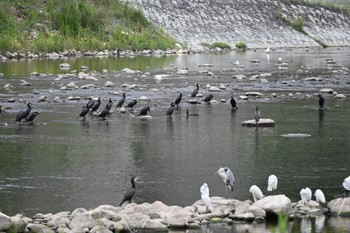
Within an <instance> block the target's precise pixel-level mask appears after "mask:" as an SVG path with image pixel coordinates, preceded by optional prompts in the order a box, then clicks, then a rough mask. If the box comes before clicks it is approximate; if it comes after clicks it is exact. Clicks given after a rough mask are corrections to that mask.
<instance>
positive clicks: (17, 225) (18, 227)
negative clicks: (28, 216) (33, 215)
mask: <svg viewBox="0 0 350 233" xmlns="http://www.w3.org/2000/svg"><path fill="white" fill-rule="evenodd" d="M10 219H11V227H10V229H11V232H25V230H26V227H27V224H28V223H27V222H26V221H25V220H24V219H23V217H22V216H21V215H16V216H13V217H11V218H10Z"/></svg>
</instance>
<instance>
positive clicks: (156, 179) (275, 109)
mask: <svg viewBox="0 0 350 233" xmlns="http://www.w3.org/2000/svg"><path fill="white" fill-rule="evenodd" d="M349 52H350V50H349V49H343V48H342V49H338V48H332V49H310V50H307V51H305V49H294V50H282V49H281V50H277V51H274V52H272V53H271V54H265V53H264V51H248V52H246V53H235V52H232V53H228V54H197V55H189V56H187V55H186V56H164V57H135V58H109V59H106V58H104V59H100V58H81V59H75V60H65V61H62V60H50V61H47V60H38V61H18V62H5V63H0V72H1V73H4V77H2V78H1V79H0V87H1V89H0V105H3V106H5V107H7V108H8V109H6V110H5V111H6V113H3V114H1V115H0V148H1V155H0V211H1V212H4V213H6V214H9V215H11V214H16V213H24V214H26V215H27V216H31V215H34V214H35V213H39V212H41V213H49V212H51V213H56V212H59V211H67V210H68V211H72V210H74V209H75V208H77V207H83V208H87V209H89V208H95V207H97V206H99V205H102V204H111V205H118V204H119V202H120V201H121V198H122V196H123V194H124V192H125V191H126V190H127V189H128V187H129V186H130V184H129V180H130V178H131V177H132V176H133V175H138V176H140V182H139V183H138V184H137V194H136V196H135V200H134V201H135V202H137V203H142V202H154V201H155V200H160V201H163V202H164V203H166V204H168V205H181V206H186V205H191V204H193V203H194V202H195V201H196V200H198V199H200V193H199V187H200V186H201V185H202V184H203V183H204V182H206V183H207V184H208V185H209V188H210V194H211V196H227V197H230V198H237V199H239V200H246V199H252V198H251V196H250V195H249V192H248V190H249V187H250V186H251V185H253V184H255V185H258V186H259V187H260V188H261V189H262V190H263V192H264V193H266V186H267V177H268V176H269V175H270V174H275V175H277V177H278V178H279V185H278V191H277V193H283V194H286V195H287V196H288V197H289V198H291V200H292V201H298V200H299V199H300V197H299V192H300V189H301V188H304V187H309V188H311V189H312V190H313V191H314V190H316V189H317V188H319V189H322V190H323V192H324V193H325V195H326V198H327V200H331V199H333V198H336V197H338V196H339V195H340V191H341V184H342V181H343V179H344V178H345V177H347V176H348V175H350V169H349V164H350V153H349V152H350V145H349V141H350V126H349V124H347V123H348V119H349V116H350V103H349V101H348V100H338V99H335V98H333V97H332V96H331V95H325V98H326V103H325V106H326V110H324V111H319V110H318V104H317V97H316V96H315V95H314V94H315V93H317V92H318V91H319V90H320V89H321V88H325V87H332V88H335V89H336V91H338V92H341V93H343V94H346V95H348V94H349V90H350V89H349V84H348V82H347V78H348V77H349V75H348V74H346V71H345V74H344V72H343V73H342V74H339V72H335V71H334V70H336V69H332V67H331V68H329V67H327V66H326V63H325V61H326V59H330V58H331V59H333V60H334V61H335V62H336V64H338V65H339V64H341V65H343V66H344V67H349V66H350V56H349V54H350V53H349ZM280 57H281V58H282V60H283V62H287V63H288V68H289V69H288V71H282V70H279V69H278V66H276V64H277V63H278V62H279V60H278V58H280ZM252 59H257V60H259V62H255V63H254V62H251V60H252ZM236 61H239V62H240V65H244V68H243V67H241V68H239V69H237V68H235V65H234V64H235V62H236ZM62 62H68V63H70V64H71V65H72V69H79V67H80V66H82V65H86V66H88V67H89V68H90V70H97V71H101V70H102V69H104V68H107V69H108V70H110V71H112V70H115V71H116V72H115V74H113V75H110V76H108V77H107V78H106V80H107V79H108V80H111V81H113V82H114V83H116V84H117V85H116V86H115V87H113V88H112V89H107V88H103V84H104V82H105V81H106V80H104V79H103V80H102V81H99V82H97V83H96V85H97V84H98V83H100V84H101V86H102V87H101V88H96V89H94V90H91V89H90V90H75V91H61V90H60V89H59V87H60V86H61V84H60V82H59V81H54V80H53V78H51V77H42V78H33V77H30V73H31V72H34V71H35V72H38V73H52V74H57V73H63V72H69V71H62V70H60V69H59V64H60V63H62ZM199 64H213V66H212V67H211V68H210V70H211V71H212V72H213V73H214V74H215V77H212V76H210V77H209V76H207V75H206V74H198V72H200V71H201V70H203V68H202V67H201V66H200V65H199ZM173 66H175V67H180V68H184V67H187V68H188V70H189V71H191V72H192V71H195V73H194V75H188V76H180V75H174V72H173V71H172V68H171V67H173ZM125 67H128V68H131V69H138V70H141V71H142V73H144V72H146V71H147V72H151V75H150V76H149V77H148V78H145V79H141V78H139V76H140V75H138V76H132V77H130V76H127V77H124V76H123V75H120V73H119V71H120V70H122V69H123V68H125ZM300 70H303V72H301V71H300ZM197 71H198V72H197ZM262 72H272V73H273V75H272V76H271V77H268V78H267V79H268V82H267V83H264V82H260V81H249V75H251V74H255V73H262ZM156 73H157V74H170V78H168V79H167V80H164V81H161V82H156V81H155V80H154V78H153V74H156ZM238 73H239V74H241V73H243V74H246V75H247V77H248V80H246V81H242V82H239V81H237V80H236V79H234V78H232V76H233V75H235V74H238ZM275 74H276V75H275ZM313 75H315V76H319V77H322V78H323V80H324V81H322V82H319V83H317V84H313V83H311V84H310V83H304V82H302V81H300V80H301V79H303V78H305V77H312V76H313ZM21 79H25V80H27V81H29V82H31V83H32V86H30V87H21V86H19V85H18V84H19V82H20V81H19V80H21ZM280 80H284V82H283V83H282V82H280ZM197 81H199V82H200V83H201V90H200V93H202V94H203V95H204V96H205V95H206V94H207V93H208V91H207V90H204V89H203V88H202V87H203V86H205V85H206V84H207V83H211V84H218V83H224V84H226V85H227V90H224V91H221V92H215V93H213V94H214V99H216V100H218V102H217V103H213V104H211V105H210V106H207V105H205V104H198V105H190V104H189V103H186V100H187V99H188V97H187V94H189V93H190V92H191V91H192V90H193V88H194V84H195V83H196V82H197ZM126 82H128V83H136V84H137V85H138V88H137V89H133V90H127V95H128V100H127V102H128V101H129V100H130V99H132V98H138V97H139V96H140V95H146V96H148V98H149V99H151V102H150V104H151V113H150V114H151V115H152V119H150V120H140V119H137V118H130V117H129V115H128V114H120V113H117V112H114V113H113V114H112V115H111V117H109V118H107V120H104V121H101V120H97V119H96V118H94V117H87V119H86V120H85V121H84V120H79V119H76V116H77V115H78V114H79V112H80V109H81V106H82V105H85V104H86V102H87V100H84V99H83V100H81V101H65V102H63V103H55V102H50V103H48V102H40V103H38V102H37V98H38V95H34V94H32V93H33V90H34V89H37V90H39V92H40V94H43V95H46V96H48V97H49V99H50V98H51V99H52V98H53V97H54V96H60V97H61V99H64V98H65V97H66V96H69V95H79V96H81V97H82V98H84V97H87V96H91V95H98V96H102V99H103V105H104V104H105V103H106V102H107V100H108V98H112V99H113V101H114V102H117V101H118V100H119V98H120V96H119V95H112V94H111V90H113V91H116V92H123V91H125V90H124V89H123V88H122V87H120V84H123V83H126ZM7 83H10V84H12V85H13V86H14V87H13V88H12V89H11V90H6V89H4V88H2V87H3V86H4V85H5V84H7ZM66 83H67V81H66ZM154 88H157V89H159V90H160V91H159V92H156V91H152V89H154ZM250 90H253V91H260V92H263V93H264V97H262V98H259V99H254V98H253V99H250V100H248V101H243V100H238V96H239V95H240V94H242V93H245V92H246V91H250ZM179 92H183V93H184V99H183V102H182V103H181V107H180V108H178V109H176V110H175V113H174V117H173V119H172V120H169V119H166V118H165V112H166V109H167V108H168V106H169V103H170V102H171V101H173V100H175V98H176V97H177V95H178V93H179ZM272 92H275V93H277V95H278V97H277V98H273V97H271V93H272ZM231 93H234V94H235V96H236V99H237V100H238V107H239V109H238V110H237V111H231V107H230V106H229V103H221V102H220V99H229V98H230V96H231ZM9 98H15V99H25V100H30V101H31V102H32V105H33V109H36V110H39V111H40V112H41V114H40V115H39V116H38V117H37V119H36V120H35V124H34V125H21V126H18V125H15V124H14V119H15V115H16V113H17V112H18V111H19V110H21V109H24V108H25V104H24V103H19V102H18V101H16V102H15V103H8V102H7V100H8V99H9ZM147 104H149V103H142V102H140V103H139V104H138V105H137V106H138V107H137V108H136V109H137V110H139V108H140V107H141V106H146V105H147ZM254 105H258V106H259V108H260V110H261V115H262V117H263V118H271V119H273V120H275V122H276V127H274V128H246V127H242V126H241V122H242V121H244V120H248V119H252V118H253V115H254V108H253V106H254ZM185 108H188V109H189V110H190V112H195V113H198V114H199V116H198V117H189V118H186V117H185V114H184V109H185ZM288 133H304V134H309V135H311V136H309V137H302V138H288V137H282V136H281V135H283V134H288ZM220 166H227V167H230V168H231V170H233V172H234V175H235V178H236V186H235V190H234V192H232V193H226V192H225V190H224V185H223V182H222V180H221V178H220V177H219V176H218V175H215V172H216V171H217V170H218V168H219V167H220ZM316 220H318V221H319V222H320V221H321V222H322V221H323V227H324V228H325V229H328V230H329V232H332V231H333V230H337V231H338V230H341V229H343V228H344V227H345V229H346V230H348V231H349V230H350V229H349V226H350V224H349V220H348V219H339V218H325V219H319V218H318V219H316ZM316 220H315V219H311V220H310V219H308V218H307V219H301V220H300V219H299V220H297V221H295V222H294V224H292V223H291V226H290V227H291V228H292V229H293V231H297V232H298V229H300V231H302V232H309V229H310V230H311V229H312V231H313V232H320V230H319V229H317V227H316V225H317V224H316V222H315V221H316ZM240 227H242V228H243V227H247V226H246V225H244V226H241V225H238V226H234V227H233V228H234V229H232V228H230V229H226V228H225V227H223V228H220V227H217V228H216V230H215V229H214V230H213V231H214V232H215V231H216V232H221V231H225V232H226V231H233V232H240V231H241V229H240ZM254 227H256V226H254ZM254 227H252V226H250V228H249V227H248V229H249V230H250V231H256V232H261V230H263V229H261V228H259V227H258V228H257V230H256V229H255V230H254ZM263 228H264V229H265V226H264V227H263ZM267 228H269V227H267Z"/></svg>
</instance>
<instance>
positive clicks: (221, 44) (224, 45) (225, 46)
mask: <svg viewBox="0 0 350 233" xmlns="http://www.w3.org/2000/svg"><path fill="white" fill-rule="evenodd" d="M210 48H221V49H231V46H230V45H229V44H227V43H225V42H215V43H212V44H211V45H210Z"/></svg>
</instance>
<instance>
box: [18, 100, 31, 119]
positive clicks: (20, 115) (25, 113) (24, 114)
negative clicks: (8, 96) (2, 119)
mask: <svg viewBox="0 0 350 233" xmlns="http://www.w3.org/2000/svg"><path fill="white" fill-rule="evenodd" d="M31 110H32V107H31V106H30V103H29V102H28V103H27V109H26V110H25V111H23V110H21V111H19V112H18V114H17V116H16V123H20V122H21V121H22V120H23V119H26V118H27V117H28V115H29V113H30V111H31Z"/></svg>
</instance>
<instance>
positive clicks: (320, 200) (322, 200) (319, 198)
mask: <svg viewBox="0 0 350 233" xmlns="http://www.w3.org/2000/svg"><path fill="white" fill-rule="evenodd" d="M314 196H315V198H316V201H317V202H318V203H326V197H325V196H324V194H323V192H322V190H321V189H316V191H315V193H314Z"/></svg>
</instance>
